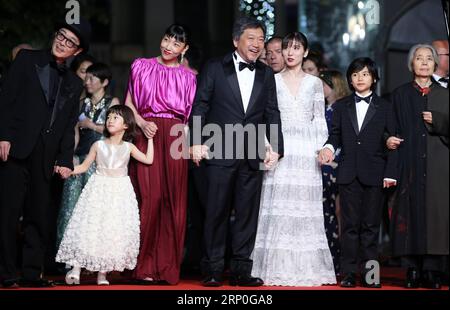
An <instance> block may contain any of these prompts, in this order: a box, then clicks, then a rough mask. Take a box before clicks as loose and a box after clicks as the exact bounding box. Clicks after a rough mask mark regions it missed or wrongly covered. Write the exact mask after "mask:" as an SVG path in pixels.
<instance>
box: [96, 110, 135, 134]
mask: <svg viewBox="0 0 450 310" xmlns="http://www.w3.org/2000/svg"><path fill="white" fill-rule="evenodd" d="M112 113H114V114H117V115H120V116H122V117H123V122H124V124H125V125H127V127H128V128H127V129H126V130H125V133H124V135H123V140H124V141H129V142H130V141H133V139H134V137H135V136H136V132H137V130H136V129H137V125H136V119H135V118H134V113H133V110H131V109H130V108H129V107H127V106H126V105H115V106H112V107H110V108H109V109H108V112H106V119H108V116H109V115H110V114H112ZM103 135H104V136H105V137H106V138H109V137H111V134H110V133H109V131H108V128H107V126H105V129H104V130H103Z"/></svg>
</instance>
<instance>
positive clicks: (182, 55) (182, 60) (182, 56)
mask: <svg viewBox="0 0 450 310" xmlns="http://www.w3.org/2000/svg"><path fill="white" fill-rule="evenodd" d="M183 62H184V54H181V61H180V64H182V63H183Z"/></svg>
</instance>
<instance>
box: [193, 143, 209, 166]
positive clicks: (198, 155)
mask: <svg viewBox="0 0 450 310" xmlns="http://www.w3.org/2000/svg"><path fill="white" fill-rule="evenodd" d="M208 150H209V147H207V146H206V145H193V146H191V147H190V148H189V155H190V157H191V159H192V161H193V162H194V164H195V165H196V166H197V167H199V166H200V162H201V161H202V159H203V158H208Z"/></svg>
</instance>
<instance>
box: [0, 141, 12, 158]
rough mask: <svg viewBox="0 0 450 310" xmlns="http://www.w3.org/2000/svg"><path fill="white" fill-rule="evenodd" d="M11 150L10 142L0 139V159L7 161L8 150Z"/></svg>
mask: <svg viewBox="0 0 450 310" xmlns="http://www.w3.org/2000/svg"><path fill="white" fill-rule="evenodd" d="M10 150H11V142H9V141H0V159H1V160H2V161H4V162H6V161H8V157H9V151H10Z"/></svg>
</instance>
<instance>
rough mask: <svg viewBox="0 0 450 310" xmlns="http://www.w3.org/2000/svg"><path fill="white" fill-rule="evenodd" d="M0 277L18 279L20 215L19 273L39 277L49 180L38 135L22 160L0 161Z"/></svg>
mask: <svg viewBox="0 0 450 310" xmlns="http://www.w3.org/2000/svg"><path fill="white" fill-rule="evenodd" d="M0 183H1V186H0V278H1V279H2V280H11V279H16V278H17V269H16V259H17V225H18V221H19V217H20V215H21V214H23V231H24V244H23V249H22V264H23V266H22V276H23V278H24V279H26V280H36V279H39V277H40V275H41V273H42V271H43V270H42V269H43V264H44V259H45V250H46V245H47V244H48V239H49V234H50V231H51V230H52V228H54V226H55V225H56V223H53V222H52V220H51V219H52V218H53V216H52V212H53V211H52V210H51V209H52V207H51V203H50V200H51V194H50V193H51V187H50V180H48V178H47V177H45V174H44V144H43V141H42V138H40V139H39V140H38V142H37V144H36V146H35V148H34V150H33V152H32V153H31V155H30V156H29V157H28V158H26V159H24V160H18V159H14V158H9V160H8V161H7V162H5V163H3V162H2V163H0Z"/></svg>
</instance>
